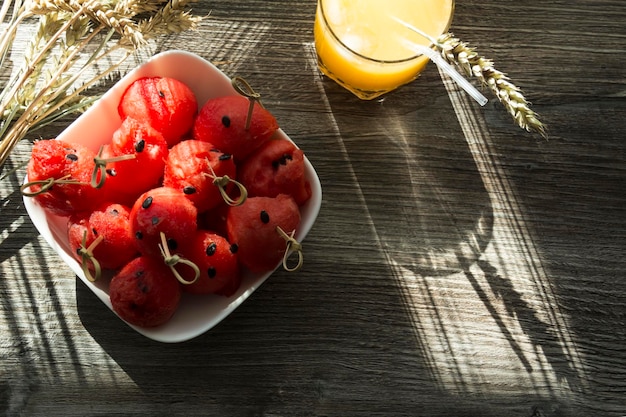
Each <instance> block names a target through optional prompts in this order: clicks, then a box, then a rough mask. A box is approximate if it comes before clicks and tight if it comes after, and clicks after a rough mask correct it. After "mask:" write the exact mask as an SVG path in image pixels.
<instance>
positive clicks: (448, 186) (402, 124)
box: [325, 79, 493, 275]
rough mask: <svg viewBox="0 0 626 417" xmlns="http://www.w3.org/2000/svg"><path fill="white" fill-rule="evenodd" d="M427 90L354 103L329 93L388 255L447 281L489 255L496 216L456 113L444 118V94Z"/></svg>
mask: <svg viewBox="0 0 626 417" xmlns="http://www.w3.org/2000/svg"><path fill="white" fill-rule="evenodd" d="M421 81H422V80H421V79H420V80H419V81H418V82H421ZM439 82H440V81H439ZM425 84H426V87H421V86H420V87H419V93H418V92H417V91H415V88H418V87H411V86H406V87H404V90H400V91H398V92H396V93H394V94H393V95H390V96H388V97H386V98H384V99H383V100H380V101H378V102H362V101H359V102H357V103H354V102H353V101H354V100H356V99H352V98H347V99H346V97H345V95H342V96H341V97H339V96H338V94H340V93H339V92H338V91H336V88H337V87H335V86H332V85H328V84H327V83H326V84H325V88H326V90H327V91H326V94H327V96H328V98H329V105H330V107H331V109H332V110H333V114H334V115H335V120H336V123H337V128H338V130H339V134H340V136H341V137H340V140H341V141H342V143H343V146H344V149H345V152H346V155H347V158H348V160H349V162H350V164H351V166H352V169H353V171H354V175H355V177H356V178H355V180H356V181H357V182H358V184H359V187H360V190H361V192H362V194H363V199H364V200H365V205H366V206H367V208H368V215H369V216H370V219H369V220H371V222H372V223H373V227H374V228H375V230H376V233H377V235H378V239H379V241H380V243H381V245H383V249H384V251H385V252H386V253H387V254H389V256H390V257H391V258H393V260H394V262H396V263H397V264H399V265H401V266H402V267H404V268H407V269H409V270H411V271H413V272H415V273H419V274H421V275H449V274H451V273H455V272H460V271H462V270H463V268H464V266H465V265H467V264H468V263H472V262H475V261H476V260H477V259H478V257H479V256H480V255H481V253H482V252H483V251H484V250H485V248H486V246H487V244H488V243H489V241H490V239H491V236H492V228H493V209H492V206H491V200H490V197H489V194H488V192H487V190H486V189H485V187H484V184H483V180H482V177H481V175H480V173H479V172H478V169H477V167H476V164H475V162H474V158H473V156H472V153H471V151H470V149H469V147H468V145H467V143H466V141H465V138H464V137H463V134H462V132H461V129H460V127H458V121H457V119H456V116H455V114H454V112H453V111H452V110H450V111H449V112H447V113H442V112H441V108H443V107H442V106H444V104H442V103H441V102H442V101H443V100H445V99H447V97H443V96H441V95H442V94H443V95H445V91H444V90H443V87H442V86H441V85H439V87H437V86H436V85H434V84H432V81H431V80H430V79H427V80H426V83H425ZM431 84H432V85H431ZM411 95H413V96H419V97H420V100H419V101H416V100H414V99H411V97H410V96H411ZM333 96H337V100H336V101H335V100H334V99H333ZM355 109H357V110H355ZM381 160H384V161H385V164H384V166H382V167H381V164H380V163H379V161H381ZM381 199H384V200H385V201H386V204H384V205H381V204H380V200H381Z"/></svg>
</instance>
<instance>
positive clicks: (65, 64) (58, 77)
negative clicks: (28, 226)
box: [0, 0, 201, 166]
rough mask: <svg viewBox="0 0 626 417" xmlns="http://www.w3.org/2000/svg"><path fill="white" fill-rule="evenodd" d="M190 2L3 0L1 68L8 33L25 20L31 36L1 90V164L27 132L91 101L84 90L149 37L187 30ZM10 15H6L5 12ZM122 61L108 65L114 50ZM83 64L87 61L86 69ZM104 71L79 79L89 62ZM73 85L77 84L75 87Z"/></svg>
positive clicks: (192, 22) (191, 25)
mask: <svg viewBox="0 0 626 417" xmlns="http://www.w3.org/2000/svg"><path fill="white" fill-rule="evenodd" d="M193 2H194V0H169V1H162V0H105V1H100V0H5V1H4V2H3V4H2V6H1V7H0V23H2V24H4V29H3V31H2V32H1V33H0V69H4V67H5V66H7V65H11V63H10V62H9V61H8V60H7V59H6V58H7V57H8V56H9V55H10V52H11V50H12V48H13V42H14V40H15V35H16V33H17V31H18V29H19V27H20V26H21V24H22V23H23V22H24V21H26V20H28V19H38V26H37V32H36V34H35V36H34V37H33V40H32V41H31V42H30V43H29V44H28V45H27V47H26V50H25V52H24V58H23V61H24V62H23V63H22V66H21V69H20V70H19V71H18V72H17V73H16V74H15V75H13V76H12V77H11V78H10V79H8V80H7V81H3V82H2V90H1V91H0V116H2V120H0V166H1V165H2V164H4V162H5V161H6V159H7V158H8V156H9V154H10V153H11V151H12V150H13V148H14V147H15V145H16V144H17V143H18V142H19V141H20V140H21V139H22V138H24V137H25V136H26V135H27V134H28V133H29V132H32V131H33V130H35V129H37V128H38V127H41V126H43V125H45V124H47V123H49V122H50V121H52V120H55V119H58V118H59V117H61V116H63V115H65V114H68V113H73V112H77V111H82V110H84V109H85V108H86V107H87V106H89V105H90V104H91V103H92V102H93V101H95V100H96V99H97V97H91V96H86V95H84V92H85V91H87V89H88V88H89V87H91V86H93V85H95V84H96V83H98V82H99V81H101V80H103V79H107V78H108V77H110V76H111V74H113V73H114V72H115V71H116V70H117V69H118V68H119V67H120V65H121V64H122V63H123V62H124V61H125V60H126V59H127V58H128V57H129V56H130V55H131V54H132V53H133V52H135V51H136V50H138V49H139V48H141V47H142V46H144V45H145V44H146V43H147V42H148V41H149V40H150V39H154V38H156V37H159V36H162V35H168V34H175V33H180V32H183V31H186V30H193V29H195V28H196V27H197V25H198V23H199V22H200V20H201V17H199V16H194V15H193V14H191V11H190V9H189V5H190V4H191V3H193ZM10 8H12V9H13V13H8V11H9V9H10ZM119 50H121V51H123V53H122V56H121V58H115V59H113V60H110V59H108V58H109V57H111V56H113V52H115V51H119ZM85 58H86V63H85ZM102 62H106V64H105V65H106V66H105V68H104V69H103V70H101V71H98V73H97V74H96V75H95V76H93V77H92V78H89V79H87V80H86V81H81V82H80V83H78V81H79V77H80V76H81V75H84V74H86V73H87V72H88V71H87V70H88V69H90V68H91V67H92V66H93V65H95V64H96V63H102ZM77 84H79V85H78V86H77Z"/></svg>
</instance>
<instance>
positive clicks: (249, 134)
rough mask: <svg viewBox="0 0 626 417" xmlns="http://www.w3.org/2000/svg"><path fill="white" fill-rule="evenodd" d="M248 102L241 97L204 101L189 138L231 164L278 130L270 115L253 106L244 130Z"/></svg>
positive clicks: (259, 107)
mask: <svg viewBox="0 0 626 417" xmlns="http://www.w3.org/2000/svg"><path fill="white" fill-rule="evenodd" d="M249 107H250V100H249V99H247V98H246V97H243V96H223V97H217V98H213V99H210V100H208V101H207V102H206V103H205V104H204V106H202V109H200V113H199V114H198V117H196V121H195V122H194V125H193V138H194V139H197V140H202V141H204V142H209V143H212V144H213V146H215V147H216V148H217V149H219V150H221V151H222V152H225V153H228V154H231V155H233V157H234V158H235V162H238V161H242V160H244V159H245V158H246V157H247V156H248V155H250V154H251V153H252V152H254V151H255V150H256V149H258V148H259V147H260V146H261V145H263V144H264V143H265V142H267V141H268V140H269V139H270V137H272V136H273V135H274V133H275V132H276V131H277V130H278V122H277V121H276V119H275V118H274V116H273V115H272V114H271V113H270V112H269V111H267V110H266V109H264V108H263V107H261V105H260V104H259V103H257V102H255V103H254V108H253V112H252V119H251V121H250V126H249V128H248V129H246V121H247V119H248V109H249Z"/></svg>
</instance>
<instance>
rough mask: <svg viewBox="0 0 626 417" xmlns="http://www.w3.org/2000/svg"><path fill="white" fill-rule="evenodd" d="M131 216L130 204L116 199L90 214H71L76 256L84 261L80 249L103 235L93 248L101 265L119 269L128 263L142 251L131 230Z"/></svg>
mask: <svg viewBox="0 0 626 417" xmlns="http://www.w3.org/2000/svg"><path fill="white" fill-rule="evenodd" d="M129 219H130V208H128V207H126V206H123V205H121V204H116V203H105V204H103V205H102V206H100V207H99V208H97V209H95V210H94V211H93V212H91V213H90V214H89V216H88V217H78V218H76V216H73V217H70V219H69V221H68V238H69V242H70V246H71V248H72V250H73V253H74V256H75V257H76V258H77V259H78V260H79V261H81V260H82V256H81V255H80V253H79V252H78V251H79V249H80V248H81V247H83V246H84V247H85V248H89V246H91V244H92V243H93V242H94V241H95V240H96V239H97V238H98V237H100V236H101V237H102V240H101V241H100V242H99V243H98V245H97V246H95V248H94V249H93V252H92V254H93V257H94V258H95V259H96V260H97V261H98V262H99V263H100V266H101V267H102V268H104V269H118V268H121V267H122V266H124V265H125V264H127V263H128V262H129V261H130V260H131V259H133V258H135V257H136V256H137V255H138V254H139V253H138V250H137V246H136V244H135V239H134V238H133V235H132V234H131V233H130V220H129ZM85 233H86V234H85ZM84 237H85V238H86V239H85V243H84V245H83V238H84Z"/></svg>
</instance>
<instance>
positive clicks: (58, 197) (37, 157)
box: [24, 139, 104, 216]
mask: <svg viewBox="0 0 626 417" xmlns="http://www.w3.org/2000/svg"><path fill="white" fill-rule="evenodd" d="M95 156H96V155H95V153H94V152H93V151H92V150H91V149H89V148H87V147H85V146H82V145H79V144H70V143H68V142H66V141H61V140H52V139H51V140H40V141H37V142H35V143H34V145H33V148H32V154H31V158H30V160H29V162H28V167H27V174H28V181H29V182H33V181H46V180H49V179H50V178H54V179H56V180H60V179H65V180H71V181H74V182H76V183H75V184H70V183H61V182H55V183H54V184H53V186H52V187H50V188H49V189H48V190H47V191H44V192H42V193H41V194H37V195H35V196H34V198H35V200H36V201H37V202H38V203H39V204H41V205H42V206H43V207H44V208H46V209H47V210H48V211H49V212H51V213H53V214H56V215H58V216H69V215H71V214H73V213H77V212H80V211H91V210H92V209H93V208H94V207H96V206H97V205H98V204H100V203H101V202H102V201H103V200H104V194H103V193H102V192H100V190H98V189H96V188H94V187H92V186H91V184H90V183H91V176H92V174H93V171H94V169H95V162H94V157H95ZM41 189H42V185H41V184H33V185H31V186H30V188H29V189H28V190H24V191H25V192H26V191H28V192H29V193H36V192H39V191H41Z"/></svg>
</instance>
